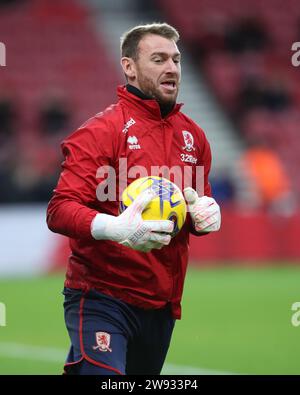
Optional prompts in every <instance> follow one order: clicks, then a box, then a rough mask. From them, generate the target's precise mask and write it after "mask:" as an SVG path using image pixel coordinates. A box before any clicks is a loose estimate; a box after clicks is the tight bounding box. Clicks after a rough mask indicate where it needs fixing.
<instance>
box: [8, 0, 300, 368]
mask: <svg viewBox="0 0 300 395" xmlns="http://www.w3.org/2000/svg"><path fill="white" fill-rule="evenodd" d="M153 21H160V22H163V21H165V22H168V23H170V24H172V25H174V26H175V27H176V28H177V29H178V30H179V32H180V35H181V39H180V42H179V48H180V51H181V52H182V54H183V61H182V73H183V77H182V85H181V94H180V97H179V101H180V102H183V103H184V108H183V112H185V113H186V114H187V115H189V116H190V117H191V118H193V119H194V120H195V121H196V122H197V123H198V124H199V125H200V126H201V127H202V128H203V129H204V131H205V132H206V135H207V137H208V139H209V141H210V143H211V147H212V153H213V167H212V172H211V184H212V189H213V194H214V197H215V199H216V200H217V201H218V202H219V203H220V205H221V208H222V213H223V220H222V221H223V224H222V229H221V231H220V232H218V233H217V234H215V235H209V236H206V237H204V238H200V239H198V238H194V237H192V240H191V250H190V256H191V262H190V270H189V272H188V274H187V282H186V286H185V293H184V300H183V319H182V321H180V322H178V323H177V326H176V330H175V335H174V338H173V341H172V344H171V348H170V352H169V355H168V359H167V362H166V365H165V369H164V372H165V373H169V374H189V373H190V374H218V373H219V374H231V373H233V374H235V373H241V374H243V373H244V374H300V364H299V355H300V341H299V340H300V327H297V325H295V324H294V325H293V324H292V316H293V314H294V313H293V310H292V305H293V303H295V302H297V301H300V242H299V239H300V237H299V236H300V207H299V203H300V177H299V166H300V136H299V125H300V111H299V110H300V91H299V83H300V66H299V67H296V66H293V64H292V56H293V54H294V52H293V51H292V50H291V48H292V45H293V43H295V42H298V41H300V7H299V2H298V0H284V1H283V0H268V1H267V0H266V1H263V0H251V1H250V0H243V1H237V0H228V1H226V2H224V1H221V0H184V1H183V0H148V1H138V0H86V1H84V0H60V1H59V0H23V1H22V0H0V42H2V43H4V44H5V46H6V66H5V67H2V66H0V233H1V239H0V245H1V255H0V303H1V304H2V305H1V306H2V307H3V306H4V307H5V308H4V309H3V308H2V309H1V311H2V317H0V374H61V372H62V365H63V361H64V359H65V354H66V350H67V348H68V337H67V333H66V330H65V329H64V323H63V310H62V302H63V298H62V295H61V290H62V288H63V281H64V270H65V267H66V262H67V257H68V253H69V249H68V241H67V239H66V238H64V237H60V236H57V235H54V234H51V233H50V231H48V229H47V227H46V223H45V210H46V205H47V202H48V201H49V199H50V197H51V194H52V190H53V188H54V187H55V184H56V182H57V178H58V175H59V172H60V164H61V161H62V156H61V152H60V143H61V141H62V140H63V139H64V137H65V136H67V135H68V134H70V133H71V132H72V131H73V130H74V129H76V128H77V127H78V126H79V125H81V124H82V123H83V122H84V121H85V120H86V119H88V118H89V117H91V116H93V115H94V114H95V113H97V112H99V111H101V110H103V109H104V108H105V107H106V106H108V105H109V104H111V103H113V102H115V101H116V86H117V85H119V84H123V83H124V78H123V75H122V73H121V67H120V66H119V42H120V36H121V34H122V33H123V32H124V31H126V30H127V29H129V28H131V27H133V26H135V25H136V24H140V23H147V22H153ZM299 59H300V55H299ZM3 311H4V312H5V313H6V314H5V317H3ZM4 318H5V319H4ZM294 323H295V321H294ZM296 323H297V322H296ZM299 325H300V322H299ZM297 356H298V358H297Z"/></svg>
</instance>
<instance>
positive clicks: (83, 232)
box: [47, 87, 211, 318]
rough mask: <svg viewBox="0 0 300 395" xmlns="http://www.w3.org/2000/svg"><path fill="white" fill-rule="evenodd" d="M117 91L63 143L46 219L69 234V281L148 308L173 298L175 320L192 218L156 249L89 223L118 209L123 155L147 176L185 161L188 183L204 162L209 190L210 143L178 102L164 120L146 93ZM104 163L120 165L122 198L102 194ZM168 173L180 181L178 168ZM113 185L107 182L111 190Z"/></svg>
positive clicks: (206, 190) (130, 165) (117, 168)
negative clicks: (119, 239) (112, 236)
mask: <svg viewBox="0 0 300 395" xmlns="http://www.w3.org/2000/svg"><path fill="white" fill-rule="evenodd" d="M118 97H119V101H118V103H117V104H115V105H112V106H110V107H108V108H107V109H106V110H105V111H104V112H101V113H99V114H96V115H95V116H94V117H93V118H91V119H89V120H88V121H87V122H86V123H85V124H83V125H82V126H81V127H80V128H79V129H78V130H77V131H76V132H74V133H73V134H72V135H71V136H69V137H68V138H67V139H66V140H65V141H64V142H63V143H62V150H63V154H64V157H65V161H64V162H63V165H62V167H63V171H62V173H61V176H60V179H59V181H58V185H57V187H56V189H55V190H54V195H53V197H52V199H51V201H50V203H49V206H48V210H47V223H48V226H49V229H51V230H52V231H53V232H57V233H60V234H63V235H65V236H68V237H69V238H70V247H71V251H72V254H71V256H70V258H69V262H68V268H67V273H66V281H65V286H66V287H70V288H77V289H78V288H79V289H83V290H86V291H87V290H89V289H91V288H94V289H96V290H98V291H99V292H102V293H104V294H107V295H110V296H113V297H115V298H118V299H120V300H123V301H124V302H126V303H129V304H132V305H135V306H138V307H141V308H145V309H157V308H160V307H163V306H164V305H165V304H166V303H168V302H170V303H171V306H172V312H173V316H174V318H180V317H181V306H180V301H181V297H182V292H183V283H184V278H185V273H186V267H187V262H188V249H189V246H188V244H189V233H190V232H192V233H193V232H194V231H193V228H192V224H191V219H190V217H189V216H188V217H187V220H186V223H185V225H184V227H183V228H182V229H181V231H180V232H179V233H178V234H177V236H175V237H174V238H173V239H172V240H171V242H170V244H169V245H168V246H165V247H163V248H162V249H161V250H152V251H151V252H150V253H143V252H139V251H135V250H132V249H130V248H128V247H125V246H123V245H121V244H118V243H116V242H113V241H109V240H99V241H96V240H94V239H93V237H92V236H91V229H90V228H91V222H92V220H93V218H94V217H95V215H96V214H97V213H99V212H101V213H106V214H111V215H118V214H119V211H118V210H119V199H118V194H119V190H120V188H121V187H119V185H118V184H119V179H120V178H121V174H123V175H124V173H126V168H125V170H124V168H123V170H122V167H121V165H120V163H121V162H122V161H123V162H124V161H125V158H126V159H127V174H128V172H130V170H131V171H132V172H133V170H137V168H133V167H134V166H144V167H145V168H146V169H147V172H148V174H146V175H162V176H166V174H165V173H163V172H159V174H157V173H156V174H153V172H154V170H153V166H168V167H169V168H172V167H173V166H176V167H177V170H178V169H179V170H181V171H183V169H184V166H186V167H187V169H188V171H190V172H191V178H190V179H189V182H188V184H189V185H190V186H193V187H194V188H195V187H196V166H204V179H203V180H202V181H204V191H203V193H204V194H205V195H207V196H210V195H211V189H210V185H209V182H208V173H209V170H210V166H211V152H210V147H209V143H208V141H207V139H206V137H205V135H204V132H203V131H202V130H201V129H200V128H199V127H198V126H197V125H196V124H195V123H194V122H193V121H192V120H191V119H189V118H188V117H187V116H186V115H184V114H182V113H181V112H180V107H181V105H180V104H177V105H176V106H175V108H174V109H173V111H172V112H171V113H170V114H169V115H168V116H166V117H165V118H162V117H161V113H160V108H159V105H158V103H157V102H156V101H155V100H143V99H140V98H139V97H137V96H135V95H134V94H131V93H129V92H128V91H127V89H126V87H118ZM103 166H111V167H112V168H113V169H115V173H116V195H117V199H116V201H99V200H98V198H97V195H98V193H99V184H100V183H101V182H103V181H104V180H107V177H108V175H107V173H106V174H105V172H103V169H105V168H103ZM151 167H152V168H151ZM144 175H145V174H141V173H140V174H137V173H135V174H134V175H133V176H132V174H131V176H132V177H133V178H130V179H128V182H127V184H129V183H131V182H132V181H133V180H134V179H136V178H139V177H141V176H144ZM167 178H169V177H168V176H167ZM170 179H171V180H172V181H173V180H174V177H172V174H171V176H170ZM110 180H111V179H110ZM101 185H102V184H101ZM113 185H114V183H113V182H111V181H109V182H108V186H107V189H108V190H109V188H110V187H112V186H113ZM185 186H187V184H185ZM125 187H126V185H125ZM179 187H180V188H182V187H183V185H179ZM97 188H98V193H97ZM100 188H101V187H100ZM121 189H122V188H121ZM98 196H99V195H98Z"/></svg>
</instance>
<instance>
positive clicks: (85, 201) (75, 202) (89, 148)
mask: <svg viewBox="0 0 300 395" xmlns="http://www.w3.org/2000/svg"><path fill="white" fill-rule="evenodd" d="M62 151H63V154H64V157H65V161H64V162H63V164H62V167H63V171H62V173H61V175H60V178H59V181H58V184H57V187H56V189H55V190H54V194H53V197H52V199H51V200H50V202H49V205H48V209H47V224H48V227H49V229H50V230H52V231H53V232H56V233H60V234H63V235H65V236H68V237H71V238H76V239H77V238H80V239H82V238H92V236H91V231H90V226H91V222H92V220H93V218H94V217H95V215H96V214H97V213H98V210H97V204H98V202H97V198H96V190H97V184H98V183H99V182H100V180H98V179H97V178H96V174H97V169H98V168H99V167H100V166H101V165H107V164H108V162H109V158H107V157H106V156H103V152H102V151H101V150H100V149H99V144H97V141H96V139H95V136H94V133H93V130H90V129H87V128H82V129H79V130H78V131H77V132H75V133H74V134H73V135H71V136H70V137H69V138H68V139H67V140H65V141H64V142H63V144H62Z"/></svg>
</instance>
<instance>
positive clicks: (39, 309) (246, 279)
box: [0, 266, 300, 374]
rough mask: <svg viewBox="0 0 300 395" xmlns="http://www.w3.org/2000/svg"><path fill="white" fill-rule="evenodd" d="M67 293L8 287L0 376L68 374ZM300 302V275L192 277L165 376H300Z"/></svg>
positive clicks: (51, 281) (54, 279)
mask: <svg viewBox="0 0 300 395" xmlns="http://www.w3.org/2000/svg"><path fill="white" fill-rule="evenodd" d="M62 286H63V276H58V275H57V276H50V277H44V278H35V279H19V280H15V279H10V280H0V302H2V303H5V305H6V324H7V326H5V327H1V326H0V374H61V372H62V365H63V361H64V358H65V354H66V351H67V349H68V335H67V333H66V330H65V327H64V322H63V310H62V302H63V297H62V295H61V289H62ZM297 301H298V302H299V301H300V267H288V266H280V267H272V268H263V269H245V268H244V269H243V268H233V267H231V268H224V267H222V268H217V269H202V270H199V269H198V270H197V269H194V268H193V269H190V271H189V273H188V276H187V281H186V284H185V291H184V300H183V317H182V318H183V319H182V321H178V322H177V323H176V327H175V332H174V336H173V340H172V344H171V347H170V351H169V354H168V358H167V363H166V370H165V371H166V372H167V373H171V374H172V371H174V374H175V373H180V371H182V373H184V374H188V372H189V371H190V372H191V373H196V372H197V371H199V372H201V371H202V369H203V371H204V372H208V373H214V372H215V371H218V372H225V373H226V372H229V373H230V372H232V373H242V374H243V373H245V374H300V326H298V327H294V326H293V325H292V324H291V317H292V314H293V312H292V310H291V306H292V304H293V303H294V302H297ZM172 369H173V370H172ZM195 369H196V370H195Z"/></svg>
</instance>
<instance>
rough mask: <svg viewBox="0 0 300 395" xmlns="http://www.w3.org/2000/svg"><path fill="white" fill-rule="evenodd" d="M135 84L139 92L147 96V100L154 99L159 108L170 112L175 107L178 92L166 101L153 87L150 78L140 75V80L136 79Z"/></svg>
mask: <svg viewBox="0 0 300 395" xmlns="http://www.w3.org/2000/svg"><path fill="white" fill-rule="evenodd" d="M137 82H138V84H139V87H140V89H141V91H142V92H143V93H144V94H145V95H147V96H149V98H152V99H155V100H156V101H157V102H158V104H159V105H160V107H161V108H165V109H170V110H172V108H173V107H174V106H175V104H176V99H177V93H178V92H177V93H176V95H175V96H173V97H170V99H168V98H166V97H164V96H163V95H162V94H161V92H160V91H159V90H158V89H157V88H156V87H155V85H154V83H153V82H152V80H151V79H150V78H148V77H145V76H143V75H142V76H141V77H140V78H138V79H137Z"/></svg>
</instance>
